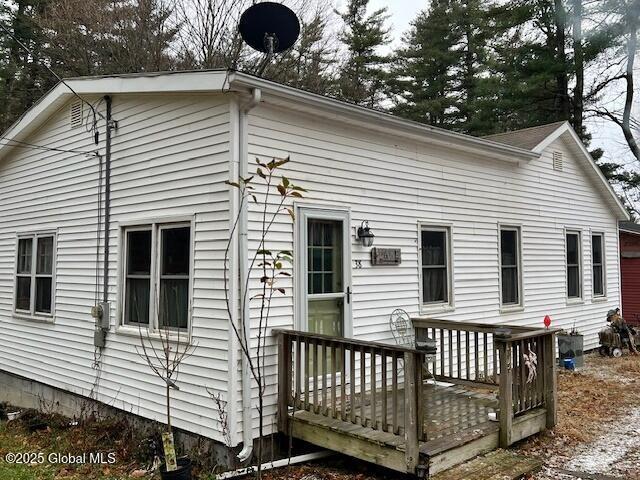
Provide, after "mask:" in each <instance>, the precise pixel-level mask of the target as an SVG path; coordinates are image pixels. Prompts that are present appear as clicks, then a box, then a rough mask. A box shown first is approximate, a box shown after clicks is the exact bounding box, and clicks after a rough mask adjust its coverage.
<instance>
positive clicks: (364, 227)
mask: <svg viewBox="0 0 640 480" xmlns="http://www.w3.org/2000/svg"><path fill="white" fill-rule="evenodd" d="M374 237H375V235H374V234H373V232H372V231H371V229H370V228H369V221H368V220H364V221H363V222H362V224H361V225H360V227H358V232H357V234H356V238H357V239H358V240H360V241H361V242H362V246H363V247H370V246H371V245H373V239H374Z"/></svg>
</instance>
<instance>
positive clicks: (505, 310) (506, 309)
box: [500, 305, 524, 314]
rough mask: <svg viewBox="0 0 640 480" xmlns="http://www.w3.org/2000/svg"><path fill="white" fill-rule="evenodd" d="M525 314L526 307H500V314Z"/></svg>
mask: <svg viewBox="0 0 640 480" xmlns="http://www.w3.org/2000/svg"><path fill="white" fill-rule="evenodd" d="M518 312H524V305H509V306H504V307H500V313H505V314H506V313H518Z"/></svg>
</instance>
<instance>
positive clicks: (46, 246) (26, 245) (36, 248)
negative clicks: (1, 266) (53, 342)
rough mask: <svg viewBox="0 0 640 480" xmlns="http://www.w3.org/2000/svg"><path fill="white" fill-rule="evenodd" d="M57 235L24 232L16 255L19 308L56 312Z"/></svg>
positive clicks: (35, 312) (45, 313)
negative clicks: (54, 278) (55, 260)
mask: <svg viewBox="0 0 640 480" xmlns="http://www.w3.org/2000/svg"><path fill="white" fill-rule="evenodd" d="M54 245H55V234H53V233H38V234H32V235H20V236H19V237H18V249H17V258H16V282H15V285H16V289H15V311H16V312H17V313H23V314H27V315H33V316H51V315H52V314H53V290H54V280H53V267H54Z"/></svg>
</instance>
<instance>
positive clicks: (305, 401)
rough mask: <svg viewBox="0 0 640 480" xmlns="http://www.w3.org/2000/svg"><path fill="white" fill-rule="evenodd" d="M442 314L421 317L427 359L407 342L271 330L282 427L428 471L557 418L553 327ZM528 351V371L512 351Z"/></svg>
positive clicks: (386, 462) (400, 467) (396, 466)
mask: <svg viewBox="0 0 640 480" xmlns="http://www.w3.org/2000/svg"><path fill="white" fill-rule="evenodd" d="M433 322H436V323H433ZM450 323H452V322H447V324H444V323H442V321H432V323H429V324H428V325H437V326H438V331H435V330H431V331H430V332H429V333H430V335H433V337H432V338H436V339H437V340H438V341H439V342H440V344H441V345H442V346H443V350H441V352H439V355H440V353H441V356H439V357H438V360H441V361H440V362H438V361H436V362H434V363H432V366H431V367H429V365H428V364H426V365H425V363H424V355H423V354H422V353H420V352H418V351H415V350H411V349H404V348H401V347H395V346H391V345H384V344H376V343H371V342H362V341H356V340H351V339H343V338H334V337H326V336H322V335H314V334H308V333H302V332H291V331H279V332H277V334H278V335H279V358H280V361H279V407H278V423H279V429H280V431H281V432H283V433H285V434H287V435H289V436H292V437H293V438H298V439H301V440H304V441H306V442H309V443H312V444H315V445H317V446H319V447H322V448H327V449H331V450H335V451H338V452H341V453H344V454H347V455H351V456H353V457H356V458H359V459H362V460H365V461H369V462H371V463H375V464H378V465H381V466H384V467H387V468H391V469H393V470H397V471H399V472H403V473H410V474H415V475H417V476H419V477H422V478H428V477H429V475H434V474H436V473H438V472H442V471H445V470H447V469H449V468H451V467H453V466H455V465H457V464H460V463H461V462H464V461H466V460H469V459H471V458H474V457H476V456H478V455H481V454H483V453H487V452H490V451H492V450H495V449H497V448H498V447H499V446H503V447H505V446H508V445H510V444H512V443H513V442H516V441H518V440H520V439H522V438H525V437H527V436H529V435H533V434H535V433H537V432H540V431H542V430H544V429H545V428H548V427H550V426H552V425H553V424H555V388H556V387H555V362H553V361H547V359H548V358H551V356H553V355H554V354H555V351H554V350H553V349H552V343H551V342H552V341H554V333H553V332H549V331H542V332H541V331H539V330H536V331H534V330H531V331H525V329H521V328H520V329H516V330H515V333H514V334H513V335H512V336H511V337H513V340H510V339H508V338H504V339H503V338H502V337H500V338H498V337H497V336H496V337H495V338H494V337H493V332H490V327H486V326H478V325H475V324H460V323H456V324H453V325H450ZM422 325H425V324H424V323H423V324H422ZM418 328H431V329H433V328H434V327H432V326H424V327H418ZM464 329H467V330H464ZM447 330H448V333H447ZM461 332H462V333H461ZM500 333H501V334H502V332H500ZM532 351H533V352H537V353H538V354H539V360H538V364H537V367H536V375H534V376H533V379H532V378H531V376H530V375H529V373H530V372H529V371H528V370H527V368H529V367H526V368H525V363H524V362H523V361H522V359H521V358H520V356H521V355H522V354H525V355H529V354H530V352H532ZM483 352H484V353H483ZM550 352H552V353H550ZM432 360H433V359H432ZM427 368H428V369H429V370H434V373H435V374H436V378H437V379H438V382H437V383H436V384H435V385H434V382H433V380H430V379H429V380H426V379H425V378H428V377H429V376H428V375H427V374H426V370H427ZM538 374H539V376H538ZM490 413H493V414H495V415H496V416H497V421H495V420H490V418H489V414H490Z"/></svg>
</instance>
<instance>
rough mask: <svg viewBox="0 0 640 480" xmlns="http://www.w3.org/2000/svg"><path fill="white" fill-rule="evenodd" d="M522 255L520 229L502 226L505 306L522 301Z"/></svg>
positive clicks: (501, 241) (501, 280)
mask: <svg viewBox="0 0 640 480" xmlns="http://www.w3.org/2000/svg"><path fill="white" fill-rule="evenodd" d="M521 255H522V254H521V247H520V229H519V228H518V227H500V303H501V305H503V306H507V307H508V306H517V305H521V303H522V298H521V297H522V285H521V282H520V265H521Z"/></svg>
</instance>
